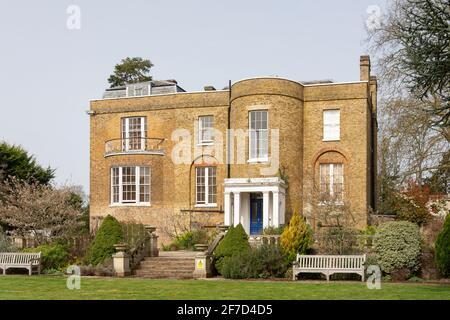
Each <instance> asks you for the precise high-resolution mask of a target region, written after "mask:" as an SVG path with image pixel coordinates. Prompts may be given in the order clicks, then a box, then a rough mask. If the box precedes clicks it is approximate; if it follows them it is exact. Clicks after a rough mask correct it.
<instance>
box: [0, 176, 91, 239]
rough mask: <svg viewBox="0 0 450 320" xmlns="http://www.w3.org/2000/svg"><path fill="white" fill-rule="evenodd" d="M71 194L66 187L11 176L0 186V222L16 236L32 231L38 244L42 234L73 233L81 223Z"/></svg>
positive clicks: (71, 234)
mask: <svg viewBox="0 0 450 320" xmlns="http://www.w3.org/2000/svg"><path fill="white" fill-rule="evenodd" d="M72 195H73V193H72V191H71V190H70V188H61V189H54V188H52V187H51V186H47V185H40V184H35V183H28V182H22V181H19V180H18V179H15V178H13V179H11V180H10V181H8V182H5V183H4V184H3V185H2V186H1V189H0V221H2V222H3V223H5V224H7V225H8V226H9V227H10V228H12V229H14V231H15V233H16V234H18V235H21V236H25V235H29V234H33V235H34V236H35V238H36V240H37V242H38V243H39V242H42V241H43V240H44V238H45V237H46V236H52V237H70V236H73V235H75V234H77V233H78V232H79V231H80V228H82V227H83V224H84V223H83V221H82V211H81V210H80V209H79V208H76V207H75V206H74V205H73V203H72V202H71V198H72Z"/></svg>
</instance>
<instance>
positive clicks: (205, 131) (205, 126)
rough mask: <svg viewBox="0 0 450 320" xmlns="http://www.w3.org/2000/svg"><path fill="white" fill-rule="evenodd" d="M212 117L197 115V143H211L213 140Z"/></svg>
mask: <svg viewBox="0 0 450 320" xmlns="http://www.w3.org/2000/svg"><path fill="white" fill-rule="evenodd" d="M213 130H214V117H213V116H201V117H198V143H199V144H212V143H213V142H214V135H213Z"/></svg>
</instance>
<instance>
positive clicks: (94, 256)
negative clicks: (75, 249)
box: [85, 215, 124, 266]
mask: <svg viewBox="0 0 450 320" xmlns="http://www.w3.org/2000/svg"><path fill="white" fill-rule="evenodd" d="M123 239H124V236H123V231H122V226H121V224H120V223H119V221H117V219H116V218H114V217H112V216H110V215H108V216H107V217H106V218H105V219H104V220H103V222H102V224H101V226H100V228H99V229H98V231H97V234H96V235H95V238H94V240H93V241H92V243H91V246H90V247H89V250H88V253H87V257H86V259H85V260H86V263H87V264H91V265H93V266H96V265H98V264H99V263H102V262H103V261H105V260H106V259H108V258H111V256H112V254H113V253H114V245H115V244H117V243H120V242H122V241H123Z"/></svg>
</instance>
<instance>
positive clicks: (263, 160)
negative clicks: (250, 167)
mask: <svg viewBox="0 0 450 320" xmlns="http://www.w3.org/2000/svg"><path fill="white" fill-rule="evenodd" d="M268 162H270V160H269V158H254V159H248V160H247V163H268Z"/></svg>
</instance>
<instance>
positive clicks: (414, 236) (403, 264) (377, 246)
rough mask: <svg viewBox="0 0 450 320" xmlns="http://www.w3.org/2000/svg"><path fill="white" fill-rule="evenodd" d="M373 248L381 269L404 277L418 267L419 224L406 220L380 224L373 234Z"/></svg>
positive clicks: (419, 250)
mask: <svg viewBox="0 0 450 320" xmlns="http://www.w3.org/2000/svg"><path fill="white" fill-rule="evenodd" d="M373 242H374V243H373V248H374V251H375V257H376V260H377V262H378V264H379V265H380V268H381V270H382V271H383V272H384V273H387V274H395V273H397V272H399V273H401V274H402V275H404V276H405V277H408V275H407V274H406V273H405V271H408V272H409V275H411V274H413V273H414V272H416V271H418V270H419V269H420V255H421V239H420V233H419V226H418V225H417V224H414V223H412V222H408V221H390V222H385V223H383V224H381V225H380V226H379V227H378V229H377V232H376V233H375V236H374V241H373Z"/></svg>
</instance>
